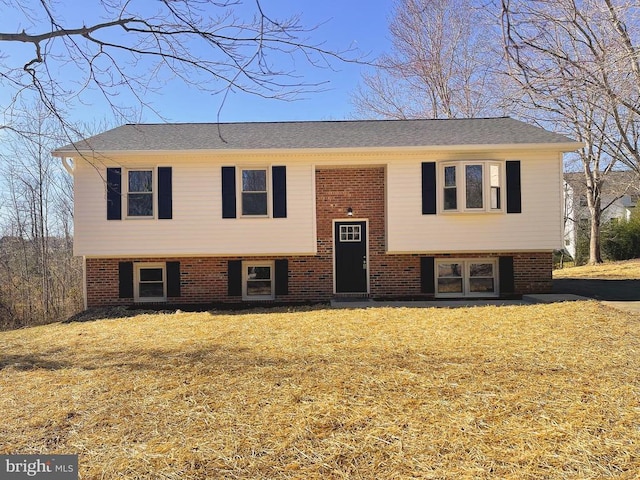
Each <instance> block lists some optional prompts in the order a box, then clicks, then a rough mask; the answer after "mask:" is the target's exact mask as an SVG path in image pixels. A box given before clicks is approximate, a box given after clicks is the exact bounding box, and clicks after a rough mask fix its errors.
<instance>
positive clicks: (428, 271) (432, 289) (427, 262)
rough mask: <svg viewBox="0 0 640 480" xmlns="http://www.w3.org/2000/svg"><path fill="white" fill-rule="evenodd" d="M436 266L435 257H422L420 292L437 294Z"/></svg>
mask: <svg viewBox="0 0 640 480" xmlns="http://www.w3.org/2000/svg"><path fill="white" fill-rule="evenodd" d="M435 265H436V259H435V258H434V257H420V291H421V292H422V293H436V279H435Z"/></svg>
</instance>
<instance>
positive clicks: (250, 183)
mask: <svg viewBox="0 0 640 480" xmlns="http://www.w3.org/2000/svg"><path fill="white" fill-rule="evenodd" d="M241 182H242V185H241V188H242V199H241V201H242V215H243V216H247V215H249V216H250V215H260V216H266V215H267V214H268V211H269V205H268V198H269V196H268V191H267V185H268V181H267V169H266V168H261V169H242V177H241Z"/></svg>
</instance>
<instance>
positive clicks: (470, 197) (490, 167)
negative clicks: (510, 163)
mask: <svg viewBox="0 0 640 480" xmlns="http://www.w3.org/2000/svg"><path fill="white" fill-rule="evenodd" d="M503 184H504V173H503V165H502V164H501V163H499V162H491V161H465V162H446V163H443V164H442V165H441V166H440V185H442V187H441V188H440V192H439V195H440V202H439V204H440V205H441V211H442V212H443V213H456V212H457V213H461V212H502V211H504V208H503V205H504V199H503V196H504V191H503V190H504V189H503V188H502V185H503Z"/></svg>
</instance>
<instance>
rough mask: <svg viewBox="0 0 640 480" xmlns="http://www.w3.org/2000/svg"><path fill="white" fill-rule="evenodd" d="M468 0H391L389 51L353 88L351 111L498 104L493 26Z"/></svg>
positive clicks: (491, 109)
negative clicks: (356, 88)
mask: <svg viewBox="0 0 640 480" xmlns="http://www.w3.org/2000/svg"><path fill="white" fill-rule="evenodd" d="M497 26H498V24H497V22H495V19H494V20H492V19H491V18H490V16H489V15H487V12H486V10H485V9H484V8H483V7H479V6H478V5H477V2H474V1H472V0H399V1H398V2H397V3H396V6H395V10H394V14H393V19H392V21H391V24H390V28H389V30H390V34H391V41H392V46H391V52H390V53H388V54H386V55H383V56H382V57H380V58H379V59H378V60H377V62H376V68H375V69H374V71H373V72H372V73H370V74H367V75H365V76H364V77H363V85H362V86H361V87H360V88H359V89H358V91H357V92H356V93H355V94H354V98H353V102H354V104H355V107H356V111H357V113H358V114H359V115H361V116H365V117H383V118H415V117H422V118H453V117H460V116H463V117H477V116H482V115H487V114H495V113H496V112H498V111H499V100H500V98H501V95H498V94H497V89H498V88H499V87H500V83H502V81H503V80H502V77H501V75H500V73H499V72H500V70H499V67H500V64H501V62H502V53H501V52H500V50H499V49H496V46H498V45H499V44H500V41H501V38H500V32H499V30H498V29H497V28H496V27H497Z"/></svg>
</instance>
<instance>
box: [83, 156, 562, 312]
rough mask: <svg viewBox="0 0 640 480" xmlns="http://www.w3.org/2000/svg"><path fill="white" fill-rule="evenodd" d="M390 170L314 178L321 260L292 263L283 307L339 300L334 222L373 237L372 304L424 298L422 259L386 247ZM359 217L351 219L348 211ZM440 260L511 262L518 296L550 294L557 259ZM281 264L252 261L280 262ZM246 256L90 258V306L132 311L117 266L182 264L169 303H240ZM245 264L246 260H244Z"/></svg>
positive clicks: (323, 173)
mask: <svg viewBox="0 0 640 480" xmlns="http://www.w3.org/2000/svg"><path fill="white" fill-rule="evenodd" d="M384 180H385V169H384V167H382V168H380V167H375V168H365V167H363V168H339V169H338V168H319V169H318V170H317V172H316V203H317V208H316V212H317V235H318V237H317V255H313V256H297V257H289V258H288V260H289V282H288V284H289V294H288V295H281V296H278V297H277V298H276V301H277V302H287V303H288V302H304V301H313V302H324V301H328V300H329V299H330V298H331V297H332V296H333V290H334V287H333V221H334V220H347V219H348V218H353V219H366V220H367V221H368V235H369V252H368V253H369V258H368V262H369V284H370V290H369V294H370V296H371V297H373V298H389V297H396V298H424V297H425V295H424V294H422V293H421V286H420V285H421V282H420V257H421V255H418V254H412V255H387V254H386V253H385V251H386V245H385V230H384V227H385V188H384ZM348 207H351V208H352V209H353V217H347V214H346V213H347V208H348ZM429 256H433V257H436V258H442V257H455V258H473V257H477V258H494V257H499V256H512V257H513V268H514V284H515V292H516V293H517V294H527V293H544V292H549V291H551V286H552V282H551V271H552V254H551V252H529V253H522V252H492V253H486V252H482V253H481V252H478V253H466V254H456V253H451V254H435V255H431V254H430V255H429ZM278 258H281V257H259V258H258V257H250V259H253V260H276V259H278ZM229 260H243V258H240V257H171V258H145V259H137V258H117V259H104V258H87V259H86V277H87V305H88V306H89V307H98V306H113V305H128V304H132V303H133V299H122V298H118V264H119V262H123V261H131V262H136V261H140V262H170V261H179V262H180V285H181V296H180V297H178V298H170V299H169V302H170V303H175V304H196V303H217V302H240V301H241V298H240V297H229V296H228V295H227V292H228V290H227V286H228V272H227V267H228V261H229ZM245 260H248V258H246V259H245Z"/></svg>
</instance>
